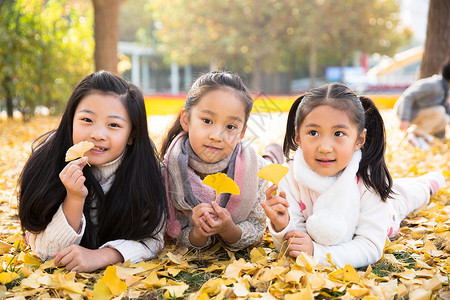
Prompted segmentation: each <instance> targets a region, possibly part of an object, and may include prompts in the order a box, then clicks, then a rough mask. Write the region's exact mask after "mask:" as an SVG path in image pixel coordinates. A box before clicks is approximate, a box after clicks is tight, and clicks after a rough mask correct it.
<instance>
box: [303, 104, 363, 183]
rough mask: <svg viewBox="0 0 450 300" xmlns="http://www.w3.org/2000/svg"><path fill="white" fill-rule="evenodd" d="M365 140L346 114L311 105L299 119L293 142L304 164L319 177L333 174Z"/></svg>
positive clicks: (338, 170)
mask: <svg viewBox="0 0 450 300" xmlns="http://www.w3.org/2000/svg"><path fill="white" fill-rule="evenodd" d="M365 139H366V130H365V129H364V131H363V132H362V133H361V134H358V130H357V128H356V126H355V125H354V124H353V123H352V122H351V121H350V119H349V117H348V115H347V114H346V113H345V112H343V111H340V110H337V109H334V108H332V107H331V106H328V105H321V106H318V107H316V108H314V109H313V110H312V111H311V112H310V113H309V114H308V115H307V116H306V118H305V119H304V120H303V123H302V125H301V126H300V128H299V130H298V132H297V135H296V137H295V141H296V143H297V145H298V146H299V147H300V148H301V149H302V151H303V157H304V159H305V161H306V163H307V164H308V166H309V167H310V168H311V169H313V170H314V171H315V172H316V173H317V174H319V175H321V176H333V175H336V174H337V173H338V172H340V171H342V170H343V169H344V168H345V167H346V166H347V165H348V163H349V162H350V159H351V158H352V155H353V152H355V151H357V150H359V149H360V148H361V147H362V145H363V144H364V142H365Z"/></svg>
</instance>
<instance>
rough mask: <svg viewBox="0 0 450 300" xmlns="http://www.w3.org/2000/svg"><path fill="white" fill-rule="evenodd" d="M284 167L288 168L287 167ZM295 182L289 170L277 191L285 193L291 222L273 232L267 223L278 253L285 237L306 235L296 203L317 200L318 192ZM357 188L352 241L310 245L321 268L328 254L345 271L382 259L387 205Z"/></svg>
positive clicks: (374, 195)
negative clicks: (298, 233) (290, 233)
mask: <svg viewBox="0 0 450 300" xmlns="http://www.w3.org/2000/svg"><path fill="white" fill-rule="evenodd" d="M285 165H286V166H288V167H290V166H289V165H287V164H285ZM294 180H295V179H294V175H293V173H292V170H290V171H289V173H288V174H287V175H286V176H285V177H284V178H283V179H282V180H281V181H280V184H279V190H280V191H284V192H285V193H286V200H287V201H288V202H289V204H290V206H289V208H288V210H289V216H290V220H289V223H288V225H287V226H286V228H285V229H283V230H282V231H280V232H276V231H275V230H274V229H273V227H272V226H271V222H270V220H269V219H267V224H268V227H269V231H270V233H271V235H272V238H273V242H274V244H275V247H276V248H277V249H278V250H279V249H280V248H281V246H282V244H283V242H284V235H285V234H286V233H288V232H290V231H292V230H300V231H303V232H307V230H306V220H307V217H306V216H305V215H304V213H303V212H302V210H301V208H300V202H299V200H300V199H301V200H302V201H303V202H304V203H307V204H308V203H311V204H313V203H314V201H315V200H316V199H317V197H318V196H319V194H318V193H317V192H315V191H313V190H311V189H308V188H306V187H304V186H302V185H301V184H299V183H296V182H295V181H294ZM297 185H298V189H297ZM358 186H359V187H360V191H361V193H360V197H361V198H360V199H361V202H360V208H359V215H358V216H357V220H358V221H357V225H356V229H355V231H354V233H353V238H351V239H350V240H346V241H343V242H341V243H338V244H336V245H332V246H327V245H322V244H319V243H316V242H315V241H313V245H314V258H317V259H319V261H320V263H321V264H325V265H328V262H327V261H326V256H327V254H328V253H330V254H331V259H332V260H333V262H334V263H335V264H336V265H337V266H339V267H344V266H345V265H346V264H350V265H352V266H353V267H355V268H358V267H363V266H367V265H369V264H372V263H375V262H376V261H378V260H379V259H380V258H381V256H382V255H383V248H384V244H385V241H386V231H387V226H388V225H387V224H388V218H389V205H388V204H387V203H385V202H383V201H381V199H380V197H379V196H378V195H377V194H376V193H374V192H372V191H370V190H368V189H367V188H366V187H365V186H364V184H363V183H362V182H361V181H360V182H359V184H358Z"/></svg>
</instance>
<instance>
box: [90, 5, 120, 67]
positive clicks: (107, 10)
mask: <svg viewBox="0 0 450 300" xmlns="http://www.w3.org/2000/svg"><path fill="white" fill-rule="evenodd" d="M124 1H125V0H92V3H93V5H94V36H95V50H94V58H95V69H96V70H97V71H98V70H106V71H109V72H112V73H117V63H118V57H117V43H118V42H119V11H120V7H121V5H122V3H123V2H124Z"/></svg>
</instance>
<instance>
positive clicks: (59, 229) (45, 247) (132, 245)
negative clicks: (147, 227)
mask: <svg viewBox="0 0 450 300" xmlns="http://www.w3.org/2000/svg"><path fill="white" fill-rule="evenodd" d="M122 158H123V156H120V157H119V158H117V159H116V160H114V161H112V162H109V163H106V164H104V165H100V166H93V167H92V168H93V172H94V176H95V177H96V178H97V180H98V181H99V183H100V185H101V187H102V189H103V191H104V192H105V193H107V192H108V191H109V189H110V188H111V185H112V183H113V182H114V177H115V172H116V170H117V168H118V167H119V165H120V163H121V162H122ZM85 229H86V219H85V216H84V215H82V218H81V230H80V231H79V232H76V231H75V230H74V229H73V228H72V227H71V226H70V225H69V223H68V222H67V219H66V216H65V215H64V212H63V209H62V204H61V205H60V207H59V208H58V210H57V212H56V213H55V215H54V216H53V219H52V220H51V221H50V223H49V224H48V226H47V228H45V230H44V231H42V232H40V233H38V234H27V236H28V243H29V245H30V247H31V249H32V251H33V252H34V253H36V254H37V255H38V256H39V257H40V258H41V259H42V260H48V259H52V258H53V256H54V254H56V253H57V252H59V251H61V250H62V249H64V248H66V247H68V246H71V245H74V244H77V245H78V244H80V242H81V239H82V237H83V234H84V231H85ZM144 244H145V245H144ZM163 246H164V232H163V230H161V231H160V232H159V233H158V234H157V236H155V239H152V238H148V239H144V240H141V242H138V241H133V240H123V239H120V240H114V241H109V242H107V243H106V244H104V245H102V246H101V247H100V248H105V247H110V248H114V249H116V250H117V251H119V252H120V254H121V255H122V256H123V259H124V262H125V261H127V260H129V261H130V263H132V264H133V263H138V262H140V261H143V260H148V259H152V258H155V257H156V256H157V255H158V253H159V252H160V251H161V250H162V248H163Z"/></svg>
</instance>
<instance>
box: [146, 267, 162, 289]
mask: <svg viewBox="0 0 450 300" xmlns="http://www.w3.org/2000/svg"><path fill="white" fill-rule="evenodd" d="M143 283H144V285H145V287H146V288H152V287H162V286H163V285H165V284H166V279H165V278H162V279H159V278H158V274H156V270H153V271H151V272H150V274H149V275H148V276H147V277H146V278H145V279H144V280H143Z"/></svg>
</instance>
